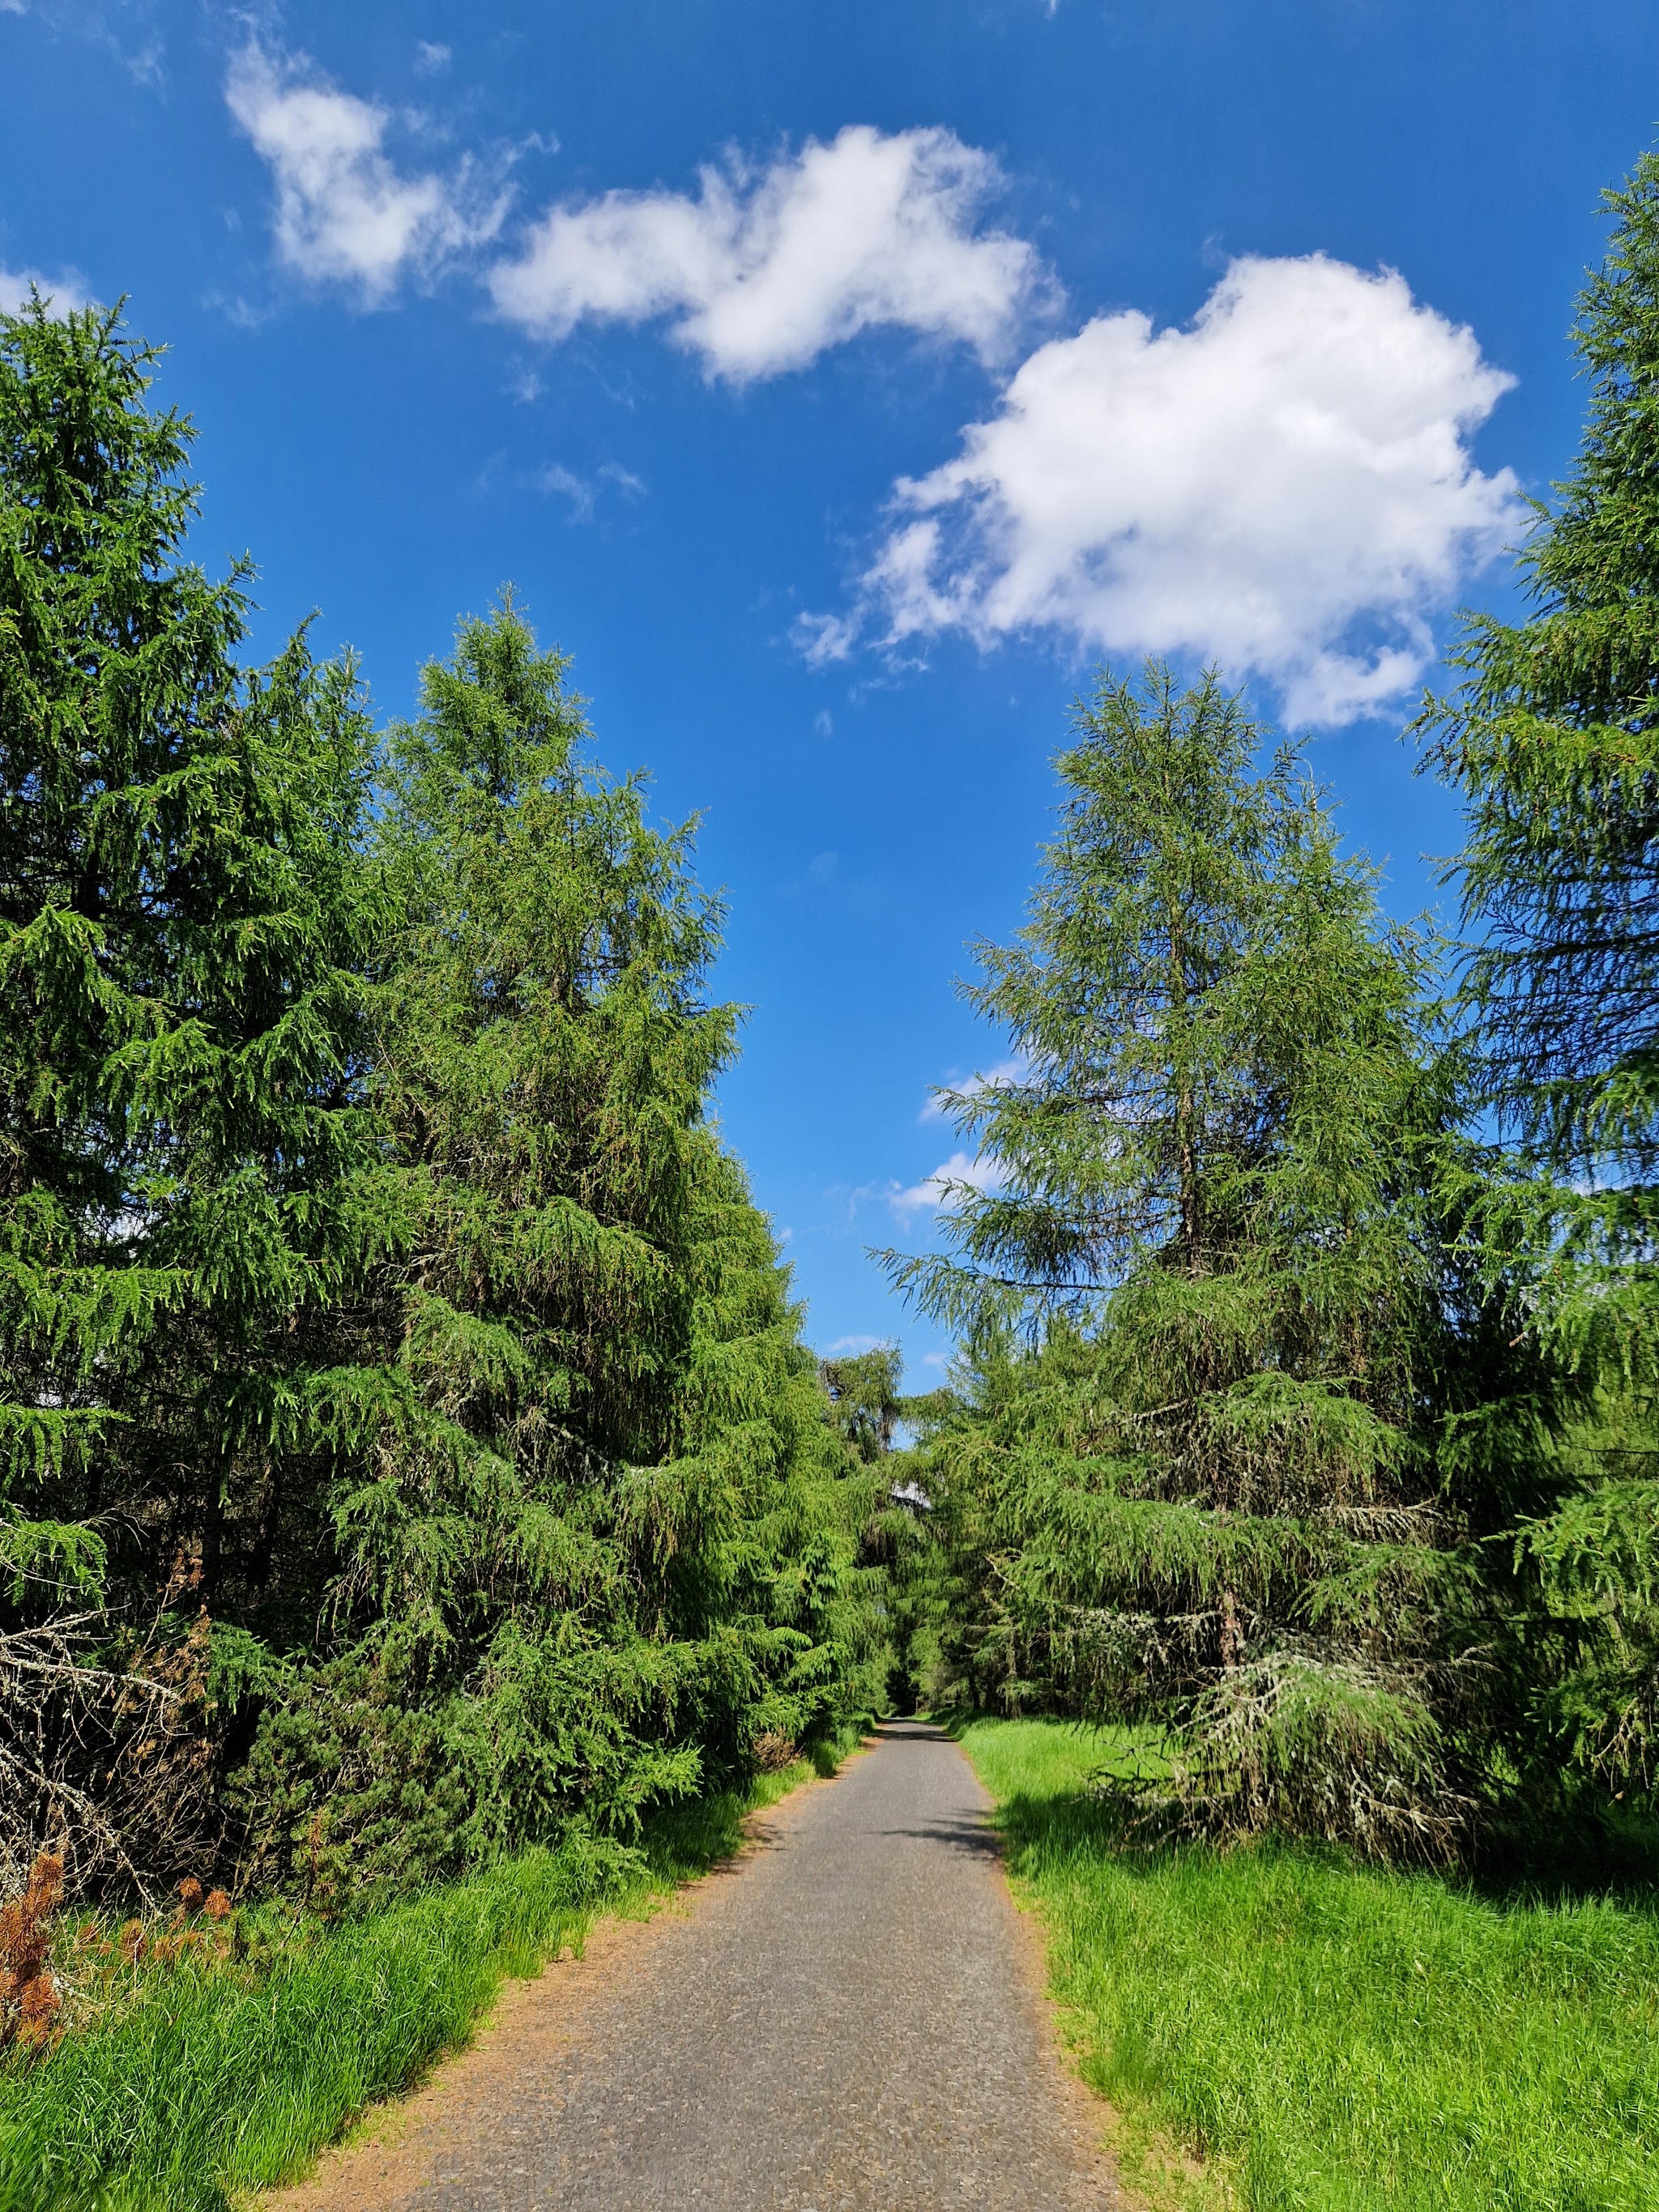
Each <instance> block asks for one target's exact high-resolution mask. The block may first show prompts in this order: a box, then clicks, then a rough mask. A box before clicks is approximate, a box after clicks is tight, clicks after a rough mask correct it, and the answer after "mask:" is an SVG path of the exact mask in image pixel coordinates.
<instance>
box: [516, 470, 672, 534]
mask: <svg viewBox="0 0 1659 2212" xmlns="http://www.w3.org/2000/svg"><path fill="white" fill-rule="evenodd" d="M535 483H536V489H538V491H546V492H556V493H557V494H558V495H559V496H560V497H561V498H563V499H568V501H569V502H570V520H572V521H573V522H591V521H592V520H593V512H594V509H595V507H597V506H598V504H599V494H600V492H601V491H602V490H603V489H605V486H606V485H607V484H609V485H611V486H612V487H614V489H616V490H617V491H618V492H619V493H620V494H621V495H622V496H623V498H624V499H629V500H635V499H643V498H644V496H645V492H646V484H645V479H644V477H636V476H635V474H634V471H632V469H625V468H623V466H622V465H620V464H619V463H618V462H616V461H605V462H603V463H601V465H600V466H599V468H597V469H596V470H595V471H594V472H593V474H592V477H581V476H578V475H577V473H576V471H574V469H568V468H566V466H565V465H564V464H563V462H562V461H550V462H549V463H548V465H547V466H546V467H545V468H544V469H543V470H542V471H540V473H539V474H538V476H537V477H536V479H535Z"/></svg>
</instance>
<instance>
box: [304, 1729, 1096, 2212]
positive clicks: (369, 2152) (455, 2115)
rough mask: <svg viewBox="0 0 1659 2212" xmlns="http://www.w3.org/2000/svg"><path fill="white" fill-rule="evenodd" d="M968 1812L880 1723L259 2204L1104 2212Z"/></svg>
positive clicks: (1083, 2123) (1027, 1941) (1073, 2093)
mask: <svg viewBox="0 0 1659 2212" xmlns="http://www.w3.org/2000/svg"><path fill="white" fill-rule="evenodd" d="M987 1809H988V1800H987V1797H986V1795H985V1792H984V1790H982V1789H981V1786H980V1784H979V1782H978V1780H977V1778H976V1777H975V1774H974V1772H973V1770H972V1768H971V1767H970V1766H969V1764H968V1761H967V1759H965V1758H964V1757H963V1753H961V1752H960V1751H959V1750H958V1749H957V1746H956V1745H955V1744H954V1743H952V1742H951V1741H950V1739H949V1738H948V1737H947V1736H945V1735H942V1734H941V1733H940V1732H939V1730H938V1729H932V1728H929V1727H927V1726H926V1725H925V1724H923V1723H916V1722H896V1723H891V1724H890V1725H889V1726H888V1727H886V1728H884V1729H883V1730H882V1732H881V1735H880V1739H879V1741H878V1743H877V1744H876V1746H875V1747H873V1748H872V1749H871V1750H870V1751H868V1752H866V1753H863V1754H862V1755H860V1757H857V1758H855V1759H853V1760H851V1761H850V1762H849V1763H848V1765H847V1766H846V1767H844V1768H843V1769H842V1772H841V1773H840V1775H838V1776H837V1777H836V1779H835V1780H834V1781H833V1782H829V1783H827V1784H813V1785H811V1787H809V1788H807V1789H806V1790H802V1791H799V1792H798V1793H797V1794H796V1796H793V1797H792V1798H788V1799H786V1800H785V1801H784V1802H783V1804H782V1805H781V1806H779V1807H777V1808H775V1809H774V1811H773V1813H772V1814H769V1815H768V1816H766V1818H765V1820H763V1823H762V1824H761V1825H760V1827H759V1830H758V1833H757V1844H756V1847H755V1848H753V1849H751V1850H750V1851H748V1852H746V1853H745V1854H744V1856H743V1857H741V1858H739V1859H738V1860H737V1861H734V1862H733V1863H732V1865H731V1866H730V1867H729V1868H728V1869H723V1870H721V1871H719V1872H717V1873H715V1874H714V1875H710V1876H708V1878H707V1879H706V1880H704V1881H701V1882H699V1883H697V1884H696V1885H694V1886H693V1887H692V1888H691V1889H690V1891H689V1892H687V1893H685V1894H684V1899H683V1900H682V1903H681V1905H679V1906H678V1907H671V1908H670V1909H669V1910H667V1911H664V1912H662V1913H661V1914H659V1916H658V1917H656V1918H655V1919H653V1920H652V1921H650V1922H648V1923H644V1924H643V1925H637V1924H636V1925H635V1927H634V1928H632V1929H627V1928H624V1929H622V1930H620V1931H613V1932H611V1934H610V1936H609V1938H608V1940H606V1937H605V1932H604V1931H602V1932H601V1935H600V1936H596V1937H595V1939H594V1940H593V1941H592V1942H590V1944H589V1946H588V1948H587V1951H586V1954H585V1955H584V1958H583V1959H582V1960H580V1961H576V1962H566V1963H565V1964H562V1965H561V1966H556V1967H553V1968H550V1969H549V1971H548V1972H547V1973H546V1974H544V1975H543V1976H542V1977H541V1978H540V1980H538V1982H535V1983H532V1984H526V1985H522V1988H523V1994H522V1995H521V1996H519V1997H518V1998H517V1999H516V2000H509V2002H508V2003H507V2005H506V2006H505V2007H504V2008H502V2011H501V2014H500V2015H498V2017H497V2020H496V2021H495V2025H494V2027H492V2028H491V2030H490V2031H489V2033H487V2035H486V2036H485V2038H484V2039H483V2042H482V2044H481V2045H480V2047H479V2048H478V2049H477V2050H476V2051H473V2052H471V2053H469V2054H468V2055H467V2056H466V2057H465V2058H463V2059H461V2060H460V2061H459V2062H457V2063H456V2064H455V2065H454V2066H453V2067H451V2068H448V2069H443V2071H442V2072H441V2074H440V2075H438V2076H437V2077H436V2078H435V2081H433V2082H432V2083H430V2084H428V2087H427V2088H426V2089H425V2090H423V2091H422V2093H421V2094H420V2096H419V2097H418V2098H417V2099H416V2101H415V2104H414V2105H413V2106H411V2107H410V2112H409V2115H408V2118H407V2121H406V2124H404V2127H403V2128H402V2130H401V2132H398V2131H397V2130H394V2132H393V2136H392V2139H390V2140H388V2141H386V2142H382V2143H380V2144H379V2145H376V2144H373V2143H371V2144H368V2145H365V2146H362V2147H360V2148H357V2149H355V2150H352V2151H349V2152H347V2153H345V2154H337V2155H336V2156H335V2157H334V2158H332V2159H331V2160H327V2161H325V2165H324V2166H323V2168H322V2169H321V2170H320V2171H319V2173H318V2174H317V2176H316V2177H315V2179H313V2181H312V2182H311V2183H309V2184H307V2185H306V2186H304V2187H303V2188H301V2189H299V2190H294V2191H284V2192H283V2195H282V2197H280V2198H279V2199H276V2200H272V2202H273V2203H277V2204H280V2205H281V2206H282V2207H283V2212H358V2208H359V2207H367V2206H371V2205H372V2206H374V2207H376V2208H381V2207H389V2206H396V2207H398V2208H399V2212H532V2208H534V2212H553V2208H559V2212H565V2208H571V2212H575V2208H580V2212H693V2208H695V2212H714V2208H721V2212H724V2209H725V2208H732V2212H738V2208H741V2212H943V2208H946V2207H949V2208H951V2212H957V2208H963V2212H967V2208H979V2207H984V2208H987V2212H989V2208H996V2212H1028V2208H1029V2212H1081V2209H1082V2208H1084V2207H1089V2208H1103V2207H1109V2206H1112V2205H1115V2204H1116V2203H1117V2202H1118V2199H1117V2197H1116V2195H1115V2191H1114V2189H1113V2186H1112V2183H1111V2180H1110V2178H1109V2169H1108V2167H1107V2166H1106V2163H1105V2160H1104V2159H1103V2157H1102V2155H1101V2154H1100V2151H1099V2148H1098V2136H1099V2133H1100V2124H1101V2117H1102V2116H1101V2114H1100V2112H1099V2108H1098V2107H1096V2106H1092V2104H1091V2100H1090V2099H1089V2098H1088V2096H1087V2093H1086V2092H1085V2091H1084V2090H1083V2089H1082V2087H1080V2085H1079V2084H1078V2082H1077V2081H1075V2080H1074V2079H1073V2077H1072V2076H1071V2075H1070V2074H1069V2072H1068V2070H1067V2069H1066V2066H1065V2064H1064V2063H1063V2061H1062V2059H1061V2057H1060V2053H1059V2051H1058V2050H1057V2048H1056V2045H1055V2043H1054V2032H1053V2028H1052V2026H1051V2023H1050V2021H1049V2019H1048V2013H1047V2008H1046V2007H1045V2004H1044V2002H1043V1998H1042V1989H1041V1965H1040V1960H1039V1957H1038V1954H1037V1946H1036V1941H1035V1938H1034V1935H1033V1931H1032V1929H1031V1928H1030V1923H1028V1922H1025V1921H1023V1920H1022V1918H1021V1917H1020V1916H1019V1915H1018V1913H1017V1912H1016V1911H1015V1908H1014V1906H1013V1905H1012V1900H1011V1899H1010V1898H1009V1895H1008V1891H1007V1887H1006V1881H1004V1878H1003V1875H1002V1870H1001V1867H1000V1863H999V1860H998V1857H997V1851H996V1846H995V1840H994V1836H993V1835H992V1833H991V1832H990V1830H989V1829H988V1827H987V1820H986V1814H987Z"/></svg>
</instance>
